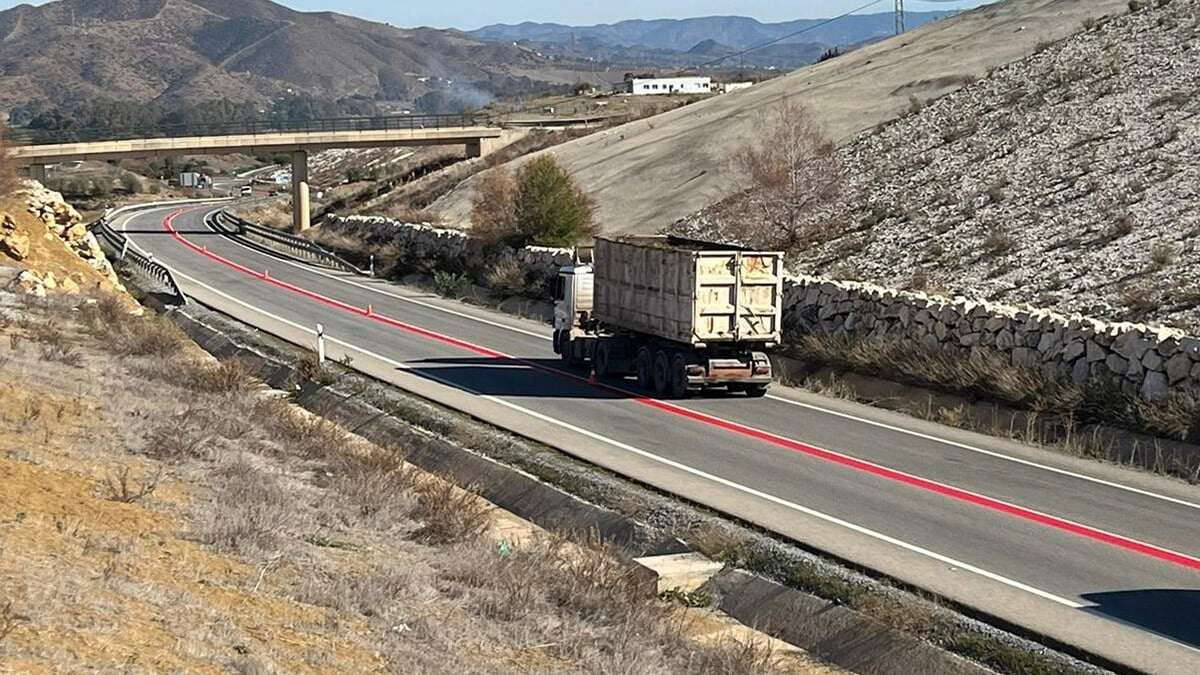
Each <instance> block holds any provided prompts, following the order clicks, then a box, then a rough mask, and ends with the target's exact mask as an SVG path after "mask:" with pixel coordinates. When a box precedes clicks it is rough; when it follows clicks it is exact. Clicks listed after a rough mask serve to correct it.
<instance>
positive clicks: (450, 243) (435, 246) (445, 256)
mask: <svg viewBox="0 0 1200 675" xmlns="http://www.w3.org/2000/svg"><path fill="white" fill-rule="evenodd" d="M321 227H322V228H323V229H325V230H328V231H330V232H334V233H338V234H347V235H353V236H357V237H363V238H365V239H366V240H367V241H368V242H370V243H371V244H374V245H376V246H380V247H382V246H389V245H391V246H396V247H399V249H400V250H402V251H403V258H404V261H405V262H406V263H407V264H408V265H409V266H413V267H426V268H428V269H430V270H432V269H442V270H451V271H482V270H486V269H487V268H489V267H490V266H492V265H494V264H495V263H497V262H499V261H500V260H501V259H502V258H504V257H506V256H512V257H514V258H516V260H517V261H518V262H519V263H521V266H522V267H524V268H525V270H526V274H527V276H529V277H531V278H533V279H540V278H553V277H555V276H557V275H558V271H559V269H561V268H562V266H563V265H569V264H571V262H572V261H573V260H574V252H573V251H572V250H571V249H561V248H544V247H540V246H530V247H527V248H523V249H520V250H508V251H494V250H491V251H489V250H485V248H484V247H483V246H481V245H480V244H479V242H478V241H476V240H473V239H471V238H470V237H468V236H467V235H466V234H465V233H464V232H462V231H459V230H448V229H442V228H437V227H433V226H432V225H427V224H414V223H402V222H400V221H396V220H391V219H389V218H378V217H370V216H350V217H348V218H342V217H336V216H335V217H330V218H328V219H327V220H326V221H325V222H324V223H323V224H322V225H321ZM481 281H482V279H481Z"/></svg>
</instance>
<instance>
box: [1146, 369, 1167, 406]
mask: <svg viewBox="0 0 1200 675" xmlns="http://www.w3.org/2000/svg"><path fill="white" fill-rule="evenodd" d="M1168 391H1169V385H1168V383H1167V376H1166V375H1163V374H1162V373H1159V372H1157V371H1151V372H1150V373H1148V374H1147V375H1146V381H1145V382H1143V383H1142V389H1141V394H1142V398H1144V399H1146V400H1147V401H1159V400H1162V399H1163V398H1166V396H1167V392H1168Z"/></svg>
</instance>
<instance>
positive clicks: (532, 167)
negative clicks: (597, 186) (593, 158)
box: [509, 155, 595, 248]
mask: <svg viewBox="0 0 1200 675" xmlns="http://www.w3.org/2000/svg"><path fill="white" fill-rule="evenodd" d="M594 210H595V206H594V202H593V201H592V198H591V197H589V196H588V195H587V194H585V193H584V192H583V190H582V189H580V187H579V186H578V185H576V183H575V181H574V180H573V179H572V178H571V175H570V174H569V173H567V171H566V170H565V169H563V168H562V167H561V166H559V164H558V162H557V161H556V160H555V159H554V158H553V157H552V156H550V155H542V156H541V157H538V158H536V159H534V160H532V161H530V162H528V163H527V164H525V165H524V166H523V167H521V169H520V171H518V172H517V199H516V216H517V225H518V230H519V234H518V237H517V240H516V241H512V242H509V243H510V245H511V246H513V247H518V248H519V247H521V246H528V245H530V244H533V245H537V246H571V245H574V244H576V243H578V242H579V241H581V240H583V239H586V238H588V237H591V236H592V235H593V234H595V223H594V222H593V212H594Z"/></svg>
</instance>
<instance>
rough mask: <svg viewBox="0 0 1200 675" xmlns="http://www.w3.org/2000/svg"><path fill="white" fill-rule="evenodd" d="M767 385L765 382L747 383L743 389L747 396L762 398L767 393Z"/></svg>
mask: <svg viewBox="0 0 1200 675" xmlns="http://www.w3.org/2000/svg"><path fill="white" fill-rule="evenodd" d="M769 386H770V385H766V384H748V385H746V388H745V390H744V391H745V392H746V396H747V397H749V398H762V397H764V396H766V395H767V387H769Z"/></svg>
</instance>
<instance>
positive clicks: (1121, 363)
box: [1104, 354, 1129, 376]
mask: <svg viewBox="0 0 1200 675" xmlns="http://www.w3.org/2000/svg"><path fill="white" fill-rule="evenodd" d="M1104 365H1105V366H1107V367H1108V371H1109V372H1110V373H1112V374H1113V375H1121V376H1124V375H1125V373H1126V372H1128V371H1129V360H1128V359H1126V358H1125V357H1123V356H1120V355H1118V354H1109V355H1108V358H1107V359H1105V361H1104Z"/></svg>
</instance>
